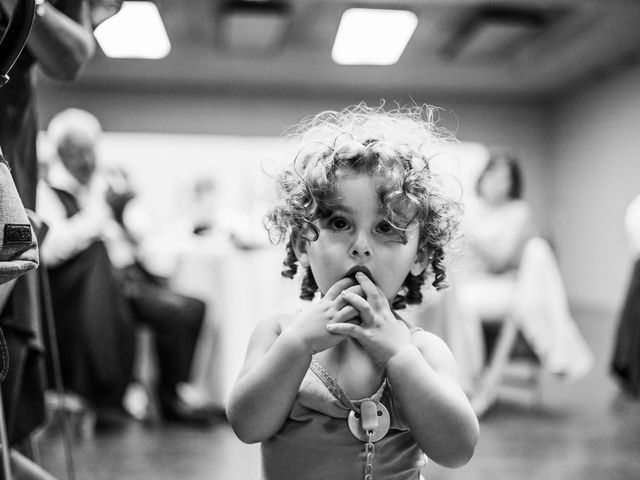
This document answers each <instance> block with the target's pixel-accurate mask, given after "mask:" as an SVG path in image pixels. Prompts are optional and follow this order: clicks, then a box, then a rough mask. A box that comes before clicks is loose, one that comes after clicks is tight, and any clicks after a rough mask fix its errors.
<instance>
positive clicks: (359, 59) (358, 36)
mask: <svg viewBox="0 0 640 480" xmlns="http://www.w3.org/2000/svg"><path fill="white" fill-rule="evenodd" d="M417 25H418V17H417V15H416V14H415V13H413V12H411V11H408V10H382V9H370V8H350V9H347V10H345V12H344V13H343V14H342V19H341V20H340V25H339V27H338V33H337V34H336V38H335V41H334V44H333V49H332V51H331V58H332V59H333V61H334V62H336V63H338V64H340V65H393V64H395V63H397V62H398V60H399V59H400V57H401V56H402V52H404V49H405V48H406V46H407V44H408V43H409V40H410V39H411V36H412V35H413V32H414V31H415V29H416V26H417Z"/></svg>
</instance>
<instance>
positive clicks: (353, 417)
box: [347, 403, 391, 442]
mask: <svg viewBox="0 0 640 480" xmlns="http://www.w3.org/2000/svg"><path fill="white" fill-rule="evenodd" d="M376 407H377V415H378V427H377V428H376V429H375V430H373V435H372V436H371V438H369V436H368V435H367V433H366V432H365V431H364V429H363V428H362V418H361V417H360V414H358V413H356V412H354V411H353V410H352V411H350V412H349V417H348V418H347V422H348V424H349V430H351V433H352V434H353V436H354V437H356V438H357V439H358V440H360V441H361V442H369V441H371V442H377V441H378V440H380V439H382V438H384V436H385V435H386V434H387V432H388V431H389V425H390V424H391V417H390V416H389V411H388V410H387V408H386V407H385V406H384V405H383V404H381V403H377V404H376Z"/></svg>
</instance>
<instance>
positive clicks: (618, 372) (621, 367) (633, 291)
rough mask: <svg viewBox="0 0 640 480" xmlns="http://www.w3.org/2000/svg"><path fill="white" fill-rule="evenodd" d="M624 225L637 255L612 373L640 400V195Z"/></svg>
mask: <svg viewBox="0 0 640 480" xmlns="http://www.w3.org/2000/svg"><path fill="white" fill-rule="evenodd" d="M624 226H625V231H626V233H627V238H628V241H629V244H630V245H631V249H632V253H633V256H634V263H633V267H632V272H631V278H630V280H629V286H628V287H627V293H626V296H625V300H624V304H623V306H622V311H621V312H620V318H619V320H618V328H617V332H616V337H615V341H614V348H613V355H612V358H611V366H610V367H611V372H612V374H613V376H614V378H615V379H616V380H617V382H618V384H619V385H620V387H621V388H622V390H623V392H625V393H627V394H629V395H630V396H631V397H632V398H635V399H640V195H638V196H637V197H635V198H634V199H633V200H632V201H631V203H630V204H629V206H628V207H627V210H626V212H625V217H624Z"/></svg>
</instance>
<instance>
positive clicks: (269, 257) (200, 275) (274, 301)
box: [171, 237, 299, 405]
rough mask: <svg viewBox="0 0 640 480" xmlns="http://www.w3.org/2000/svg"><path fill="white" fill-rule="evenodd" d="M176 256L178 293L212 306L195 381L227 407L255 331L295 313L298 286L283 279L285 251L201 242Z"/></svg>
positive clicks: (183, 248)
mask: <svg viewBox="0 0 640 480" xmlns="http://www.w3.org/2000/svg"><path fill="white" fill-rule="evenodd" d="M175 255H176V266H175V270H174V273H173V275H172V277H171V281H172V284H173V286H174V288H175V289H176V290H177V291H179V292H182V293H184V294H187V295H190V296H193V297H196V298H199V299H201V300H204V301H205V303H206V305H207V313H206V321H205V325H204V327H203V331H202V335H201V339H200V342H199V345H198V349H197V351H196V357H195V359H194V365H193V369H192V382H193V384H194V386H195V387H196V388H197V389H198V390H199V391H200V393H202V394H203V395H204V396H205V397H206V398H207V399H208V400H209V401H212V402H214V403H216V404H220V405H225V404H226V401H227V399H228V396H229V392H230V390H231V387H232V386H233V383H234V382H235V380H236V377H237V375H238V373H239V371H240V368H241V367H242V363H243V361H244V357H245V353H246V347H247V344H248V341H249V338H250V336H251V333H252V331H253V329H254V327H255V326H256V324H257V323H258V322H259V321H260V320H261V319H263V318H264V317H265V316H266V315H268V314H269V313H270V312H273V311H278V310H288V309H290V308H294V306H295V304H296V303H297V302H298V300H297V296H298V288H299V287H298V286H297V283H296V282H295V281H293V280H289V279H286V278H283V277H282V276H281V275H280V271H281V265H282V260H283V259H284V247H266V248H260V249H256V250H240V249H237V248H235V247H234V246H233V245H232V244H230V243H229V244H227V243H225V242H211V241H208V240H207V239H206V238H203V239H199V238H197V237H196V238H195V239H193V240H192V241H190V242H188V243H186V244H184V245H182V246H181V247H180V248H178V249H177V250H175Z"/></svg>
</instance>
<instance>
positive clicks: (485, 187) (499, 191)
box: [479, 162, 511, 203]
mask: <svg viewBox="0 0 640 480" xmlns="http://www.w3.org/2000/svg"><path fill="white" fill-rule="evenodd" d="M510 190H511V170H510V169H509V166H508V165H507V164H506V163H503V162H499V163H496V164H495V165H494V166H493V167H492V168H491V169H490V170H488V171H487V172H486V173H485V175H484V177H483V178H482V181H481V182H480V188H479V193H480V197H481V198H483V199H485V200H486V201H487V202H489V203H500V202H503V201H505V200H507V199H508V198H509V191H510Z"/></svg>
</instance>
